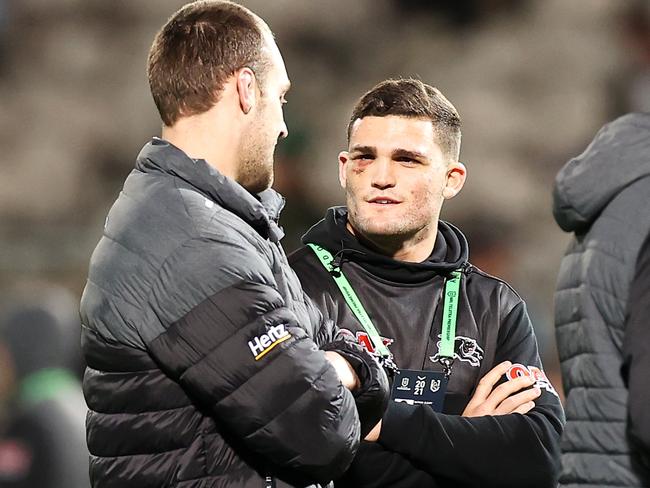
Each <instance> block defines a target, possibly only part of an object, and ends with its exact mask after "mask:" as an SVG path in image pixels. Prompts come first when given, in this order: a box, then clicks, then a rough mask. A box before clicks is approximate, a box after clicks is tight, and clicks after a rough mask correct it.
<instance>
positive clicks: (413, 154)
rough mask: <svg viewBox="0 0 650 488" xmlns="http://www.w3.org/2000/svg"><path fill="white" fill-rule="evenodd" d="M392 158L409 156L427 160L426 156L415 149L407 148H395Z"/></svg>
mask: <svg viewBox="0 0 650 488" xmlns="http://www.w3.org/2000/svg"><path fill="white" fill-rule="evenodd" d="M392 156H393V159H396V158H410V159H422V160H425V161H426V160H427V157H426V156H425V155H424V154H422V153H419V152H417V151H410V150H408V149H401V148H399V149H395V150H394V151H393V153H392Z"/></svg>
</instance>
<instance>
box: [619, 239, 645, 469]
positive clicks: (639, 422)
mask: <svg viewBox="0 0 650 488" xmlns="http://www.w3.org/2000/svg"><path fill="white" fill-rule="evenodd" d="M648 371H650V236H649V237H648V238H647V239H646V241H645V243H644V245H643V247H642V249H641V252H640V253H639V257H638V259H637V268H636V276H635V278H634V280H633V281H632V284H631V286H630V296H629V300H628V314H627V318H626V322H625V339H624V341H623V371H622V372H623V378H624V380H625V381H626V384H627V388H628V391H629V395H628V426H627V429H628V433H629V436H630V440H631V442H632V446H633V450H634V451H635V454H636V455H637V457H638V459H639V460H640V461H641V462H642V463H643V464H644V465H645V467H646V468H647V469H648V470H650V415H648V405H650V386H649V383H648Z"/></svg>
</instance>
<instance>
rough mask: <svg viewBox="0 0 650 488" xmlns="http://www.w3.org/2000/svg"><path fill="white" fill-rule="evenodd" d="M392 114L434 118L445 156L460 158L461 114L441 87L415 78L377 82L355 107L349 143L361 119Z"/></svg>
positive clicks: (438, 141)
mask: <svg viewBox="0 0 650 488" xmlns="http://www.w3.org/2000/svg"><path fill="white" fill-rule="evenodd" d="M388 115H399V116H402V117H412V118H417V119H426V120H430V121H431V123H432V124H433V130H434V135H435V137H436V142H437V143H438V145H439V146H440V149H442V152H443V154H444V156H445V157H447V158H449V160H453V161H458V157H459V153H460V138H461V134H460V124H461V122H460V116H459V115H458V112H457V111H456V108H455V107H454V106H453V105H452V104H451V102H450V101H449V100H447V99H446V98H445V97H444V95H443V94H442V93H440V90H438V89H437V88H434V87H432V86H430V85H427V84H426V83H423V82H421V81H420V80H414V79H412V78H400V79H393V80H386V81H382V82H381V83H379V84H377V85H376V86H374V87H373V88H372V89H371V90H370V91H369V92H368V93H366V94H365V95H363V96H362V97H361V98H360V99H359V101H358V102H357V104H356V105H355V106H354V110H353V111H352V116H351V117H350V123H349V124H348V142H350V134H351V132H352V126H353V125H354V122H355V121H356V120H357V119H362V118H364V117H386V116H388Z"/></svg>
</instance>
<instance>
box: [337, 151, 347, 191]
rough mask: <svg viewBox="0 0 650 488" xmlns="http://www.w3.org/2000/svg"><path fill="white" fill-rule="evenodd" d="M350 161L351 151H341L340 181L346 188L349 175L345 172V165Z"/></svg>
mask: <svg viewBox="0 0 650 488" xmlns="http://www.w3.org/2000/svg"><path fill="white" fill-rule="evenodd" d="M349 161H350V153H349V152H347V151H341V152H340V153H339V183H341V187H342V188H343V189H345V185H346V184H347V176H346V174H345V169H346V168H345V165H346V164H347V163H348V162H349Z"/></svg>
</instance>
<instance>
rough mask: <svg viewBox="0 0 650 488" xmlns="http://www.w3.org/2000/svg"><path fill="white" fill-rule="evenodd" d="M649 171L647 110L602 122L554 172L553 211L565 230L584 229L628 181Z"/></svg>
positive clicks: (649, 146)
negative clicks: (584, 144) (578, 151)
mask: <svg viewBox="0 0 650 488" xmlns="http://www.w3.org/2000/svg"><path fill="white" fill-rule="evenodd" d="M646 176H650V114H648V113H635V114H628V115H625V116H623V117H620V118H618V119H616V120H614V121H613V122H610V123H609V124H607V125H605V126H604V127H603V128H602V129H600V131H598V134H596V137H595V138H594V140H593V141H592V142H591V144H589V146H588V147H587V149H585V151H584V152H583V153H582V154H581V155H580V156H578V157H576V158H573V159H571V160H570V161H569V162H568V163H567V164H566V165H565V166H564V167H563V168H562V169H561V170H560V172H559V173H558V174H557V176H556V178H555V188H554V190H553V216H554V217H555V220H556V222H557V223H558V225H559V226H560V227H561V228H562V229H563V230H565V231H567V232H576V231H577V232H584V231H586V230H587V229H588V228H589V227H590V226H591V224H592V223H593V222H594V220H595V219H596V217H598V215H600V213H601V212H602V210H603V209H604V208H605V207H606V206H607V205H608V204H609V202H610V201H611V200H612V199H613V198H615V197H616V196H617V195H618V194H619V193H620V192H621V191H623V190H624V189H625V188H626V187H627V186H628V185H630V184H631V183H633V182H635V181H636V180H638V179H640V178H643V177H646Z"/></svg>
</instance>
